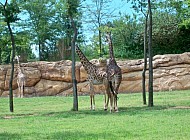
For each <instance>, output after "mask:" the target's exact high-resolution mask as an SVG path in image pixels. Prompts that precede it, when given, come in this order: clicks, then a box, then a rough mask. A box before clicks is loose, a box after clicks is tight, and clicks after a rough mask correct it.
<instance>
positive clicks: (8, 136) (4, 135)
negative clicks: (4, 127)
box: [0, 132, 21, 140]
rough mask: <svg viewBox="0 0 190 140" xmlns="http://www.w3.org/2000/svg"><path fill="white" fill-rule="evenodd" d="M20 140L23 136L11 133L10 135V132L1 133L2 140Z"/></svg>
mask: <svg viewBox="0 0 190 140" xmlns="http://www.w3.org/2000/svg"><path fill="white" fill-rule="evenodd" d="M12 139H14V140H20V139H21V136H20V135H18V134H11V133H8V132H3V133H0V140H12Z"/></svg>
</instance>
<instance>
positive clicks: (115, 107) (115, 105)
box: [114, 95, 119, 112]
mask: <svg viewBox="0 0 190 140" xmlns="http://www.w3.org/2000/svg"><path fill="white" fill-rule="evenodd" d="M114 111H115V112H119V111H118V107H117V95H115V96H114Z"/></svg>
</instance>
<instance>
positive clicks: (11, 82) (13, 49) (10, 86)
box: [7, 22, 15, 112]
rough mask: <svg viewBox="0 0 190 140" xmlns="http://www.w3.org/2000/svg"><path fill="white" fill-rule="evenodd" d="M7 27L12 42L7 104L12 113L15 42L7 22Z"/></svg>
mask: <svg viewBox="0 0 190 140" xmlns="http://www.w3.org/2000/svg"><path fill="white" fill-rule="evenodd" d="M7 26H8V29H9V32H10V35H11V42H12V58H11V78H10V81H9V104H10V112H14V105H13V88H12V85H13V75H14V56H15V41H14V36H13V33H12V30H11V26H10V23H9V22H7Z"/></svg>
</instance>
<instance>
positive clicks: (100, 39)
mask: <svg viewBox="0 0 190 140" xmlns="http://www.w3.org/2000/svg"><path fill="white" fill-rule="evenodd" d="M101 36H102V34H101V31H100V30H99V31H98V38H99V47H100V57H102V38H101Z"/></svg>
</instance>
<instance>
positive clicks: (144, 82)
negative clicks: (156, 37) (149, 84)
mask: <svg viewBox="0 0 190 140" xmlns="http://www.w3.org/2000/svg"><path fill="white" fill-rule="evenodd" d="M147 22H148V14H147V15H145V28H144V68H143V72H142V95H143V104H144V105H146V69H147V51H146V50H147Z"/></svg>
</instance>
